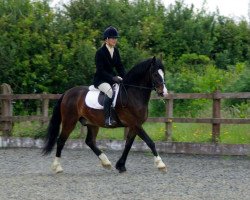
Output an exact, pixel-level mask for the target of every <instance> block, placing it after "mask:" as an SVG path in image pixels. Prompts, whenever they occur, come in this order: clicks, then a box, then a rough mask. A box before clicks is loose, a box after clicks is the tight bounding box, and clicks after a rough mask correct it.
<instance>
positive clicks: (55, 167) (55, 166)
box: [51, 157, 63, 173]
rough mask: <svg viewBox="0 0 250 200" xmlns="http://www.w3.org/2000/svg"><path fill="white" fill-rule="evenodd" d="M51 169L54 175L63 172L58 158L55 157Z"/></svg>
mask: <svg viewBox="0 0 250 200" xmlns="http://www.w3.org/2000/svg"><path fill="white" fill-rule="evenodd" d="M51 169H52V170H53V171H54V172H56V173H60V172H62V171H63V168H62V166H61V164H60V158H59V157H55V160H54V161H53V163H52V166H51Z"/></svg>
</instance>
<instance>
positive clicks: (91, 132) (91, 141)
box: [85, 125, 112, 169]
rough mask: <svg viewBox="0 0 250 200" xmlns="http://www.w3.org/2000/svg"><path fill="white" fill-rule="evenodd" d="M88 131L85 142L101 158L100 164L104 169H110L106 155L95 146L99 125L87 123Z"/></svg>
mask: <svg viewBox="0 0 250 200" xmlns="http://www.w3.org/2000/svg"><path fill="white" fill-rule="evenodd" d="M87 129H88V133H87V137H86V140H85V142H86V144H87V145H88V146H89V147H90V148H91V149H92V150H93V152H94V153H95V154H96V155H97V156H98V157H99V159H100V160H101V164H102V166H103V167H104V168H106V169H111V167H112V165H111V162H110V161H109V159H108V157H107V156H106V155H105V154H104V153H103V152H102V151H101V150H100V149H99V148H98V147H97V146H96V136H97V134H98V130H99V127H98V126H91V125H87Z"/></svg>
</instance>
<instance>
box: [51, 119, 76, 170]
mask: <svg viewBox="0 0 250 200" xmlns="http://www.w3.org/2000/svg"><path fill="white" fill-rule="evenodd" d="M76 123H77V119H74V118H71V119H67V121H66V120H63V122H62V131H61V134H60V136H59V137H58V139H57V148H56V157H55V159H54V161H53V163H52V166H51V169H52V170H53V171H54V172H56V173H60V172H62V171H63V168H62V166H61V164H60V158H61V153H62V149H63V147H64V145H65V142H66V140H67V139H68V137H69V135H70V133H71V132H72V131H73V130H74V128H75V126H76Z"/></svg>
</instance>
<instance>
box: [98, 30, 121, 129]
mask: <svg viewBox="0 0 250 200" xmlns="http://www.w3.org/2000/svg"><path fill="white" fill-rule="evenodd" d="M118 37H119V35H118V31H117V30H116V28H114V27H112V26H110V27H108V28H107V29H106V30H105V31H104V33H103V40H104V41H105V42H104V44H103V45H102V47H101V48H99V49H98V50H97V52H96V55H95V64H96V72H95V75H94V86H95V87H97V88H98V89H99V90H100V91H102V92H104V93H105V94H106V96H105V100H104V115H105V126H113V125H115V123H116V121H114V120H113V119H112V117H111V112H110V107H111V104H112V95H113V90H112V87H111V86H112V85H113V84H114V83H121V81H122V78H123V77H124V75H125V73H126V72H125V69H124V67H123V65H122V62H121V58H120V54H119V50H118V49H117V48H116V47H115V46H116V43H117V38H118ZM114 68H115V69H116V72H117V73H118V75H117V74H116V73H115V71H114Z"/></svg>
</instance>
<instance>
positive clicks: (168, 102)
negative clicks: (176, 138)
mask: <svg viewBox="0 0 250 200" xmlns="http://www.w3.org/2000/svg"><path fill="white" fill-rule="evenodd" d="M173 106H174V99H173V92H169V99H166V117H167V118H172V117H173ZM165 126H166V132H165V139H166V140H167V141H169V142H171V141H172V127H173V122H172V120H171V119H169V120H168V122H166V123H165Z"/></svg>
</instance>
